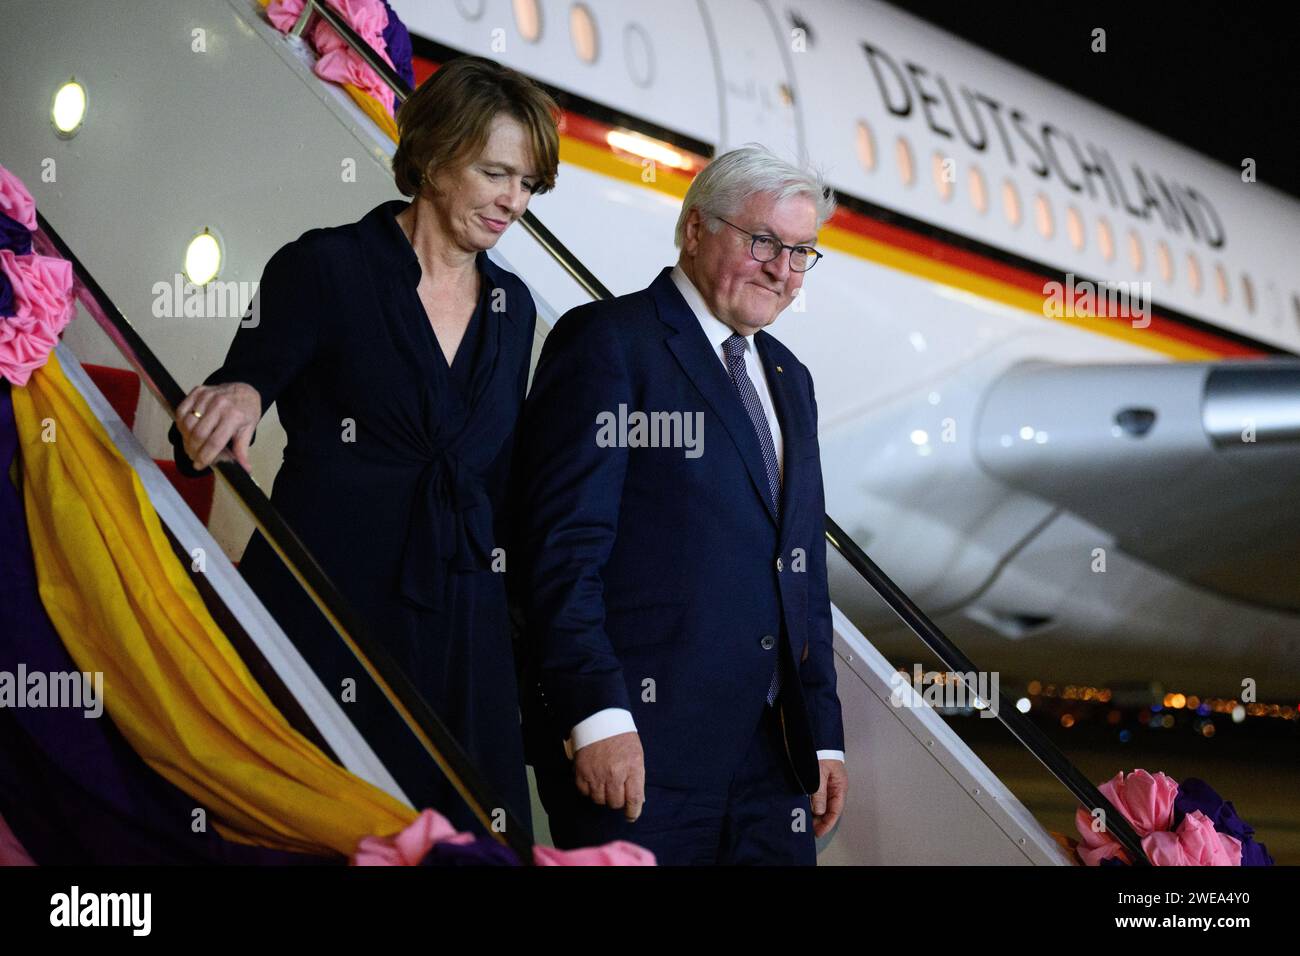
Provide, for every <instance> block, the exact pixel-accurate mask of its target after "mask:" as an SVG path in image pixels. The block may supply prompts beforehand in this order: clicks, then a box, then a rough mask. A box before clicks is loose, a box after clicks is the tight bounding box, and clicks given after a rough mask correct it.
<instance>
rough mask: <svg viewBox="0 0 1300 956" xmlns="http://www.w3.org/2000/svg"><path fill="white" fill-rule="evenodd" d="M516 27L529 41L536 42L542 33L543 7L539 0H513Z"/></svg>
mask: <svg viewBox="0 0 1300 956" xmlns="http://www.w3.org/2000/svg"><path fill="white" fill-rule="evenodd" d="M511 6H512V7H513V8H514V13H515V29H516V30H518V31H519V35H520V36H521V37H523V38H524V40H525V41H526V42H528V43H536V42H537V41H538V40H539V39H540V38H541V35H542V8H541V5H540V4H539V3H538V2H537V0H513V2H512V3H511Z"/></svg>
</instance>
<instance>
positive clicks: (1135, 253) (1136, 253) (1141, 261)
mask: <svg viewBox="0 0 1300 956" xmlns="http://www.w3.org/2000/svg"><path fill="white" fill-rule="evenodd" d="M1128 264H1129V265H1130V266H1132V267H1133V271H1134V272H1141V271H1142V266H1143V265H1145V264H1146V256H1145V254H1144V253H1143V251H1142V237H1141V236H1139V235H1138V234H1137V230H1135V229H1130V230H1129V231H1128Z"/></svg>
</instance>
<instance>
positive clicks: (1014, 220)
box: [1002, 179, 1020, 227]
mask: <svg viewBox="0 0 1300 956" xmlns="http://www.w3.org/2000/svg"><path fill="white" fill-rule="evenodd" d="M1002 214H1003V215H1004V216H1006V217H1007V222H1009V223H1011V225H1012V226H1013V227H1014V226H1019V225H1020V193H1018V192H1016V184H1015V183H1013V182H1012V181H1011V180H1009V179H1004V180H1003V181H1002Z"/></svg>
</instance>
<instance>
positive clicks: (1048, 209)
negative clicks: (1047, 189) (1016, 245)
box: [1034, 192, 1056, 239]
mask: <svg viewBox="0 0 1300 956" xmlns="http://www.w3.org/2000/svg"><path fill="white" fill-rule="evenodd" d="M1034 227H1035V228H1036V229H1037V230H1038V234H1039V235H1040V236H1042V237H1043V238H1044V239H1051V238H1052V235H1053V233H1055V232H1056V223H1054V222H1053V221H1052V204H1051V203H1050V202H1049V201H1048V199H1047V195H1046V194H1045V193H1041V192H1040V193H1039V194H1038V195H1037V196H1035V197H1034Z"/></svg>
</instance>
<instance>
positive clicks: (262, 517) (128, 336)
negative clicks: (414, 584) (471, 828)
mask: <svg viewBox="0 0 1300 956" xmlns="http://www.w3.org/2000/svg"><path fill="white" fill-rule="evenodd" d="M36 219H37V232H36V234H35V236H34V244H35V245H37V246H38V248H40V249H41V250H42V251H46V252H48V253H49V254H55V255H58V256H60V257H62V258H63V259H66V260H67V261H68V262H69V263H71V265H72V269H73V273H74V275H75V276H76V279H77V281H78V282H79V283H80V285H81V286H82V287H83V288H84V289H85V291H86V293H87V294H89V295H90V297H91V298H92V299H94V301H95V304H96V305H97V306H98V309H95V310H88V311H90V313H91V315H92V317H93V318H94V319H95V320H96V322H97V323H98V324H99V325H100V326H101V328H102V329H103V331H104V333H105V334H106V335H107V336H108V338H109V340H110V341H111V342H112V343H113V344H114V346H116V348H117V349H118V351H119V352H121V353H122V356H123V358H125V359H126V360H127V362H129V363H130V365H131V367H132V368H133V369H134V370H135V372H136V374H138V375H139V376H140V380H141V381H142V382H144V384H145V386H146V387H147V388H148V389H149V391H150V392H151V393H153V396H154V398H155V399H157V401H158V402H159V403H160V404H161V405H162V406H163V408H165V409H166V410H167V413H168V415H169V416H170V417H171V418H172V419H175V417H176V409H177V407H179V405H180V403H181V402H182V401H183V400H184V398H185V394H186V393H185V392H184V391H183V390H182V389H181V387H180V385H179V384H177V382H176V379H175V378H174V377H173V376H172V374H171V373H170V372H169V371H168V370H167V368H166V366H164V365H163V363H162V361H161V360H160V359H159V358H158V356H157V355H155V354H154V352H153V350H152V349H151V348H149V346H148V344H147V343H146V342H145V341H144V339H143V338H142V337H141V336H140V333H139V332H137V331H136V329H135V327H134V326H133V325H132V324H131V322H130V320H128V319H127V318H126V316H125V315H123V314H122V312H121V310H120V309H118V308H117V306H116V305H115V304H114V302H113V300H112V299H111V298H110V297H109V295H108V293H106V292H105V291H104V289H103V287H102V286H101V285H100V284H99V282H98V281H96V279H95V277H94V276H93V275H91V273H90V271H89V270H88V269H87V268H86V266H85V265H84V264H83V263H82V261H81V260H80V258H78V257H77V255H76V253H74V252H73V251H72V249H71V247H70V246H69V245H68V244H67V242H66V241H64V239H63V237H62V236H61V235H59V233H58V231H57V230H56V229H55V228H54V227H53V226H51V225H50V223H49V220H48V219H46V217H45V215H44V214H43V213H41V211H40V210H39V209H38V210H37V211H36ZM213 470H214V471H215V472H216V473H217V474H218V475H219V476H220V477H221V479H222V480H223V481H224V482H225V483H226V486H227V487H228V488H229V489H230V491H231V493H232V494H234V496H235V498H236V500H237V501H238V502H239V503H240V504H241V505H242V506H243V508H244V510H245V511H246V512H247V513H248V515H249V517H250V518H252V520H253V522H254V524H256V526H257V529H258V530H259V531H260V532H261V533H262V536H263V537H264V538H265V539H266V541H267V543H268V544H270V545H271V547H272V549H273V550H274V551H275V553H276V554H277V555H279V556H280V560H281V561H283V562H284V565H285V567H286V568H288V569H289V571H290V572H291V573H292V574H293V576H294V578H295V579H296V580H297V581H298V584H299V585H300V586H301V587H302V589H303V590H304V591H305V592H306V593H307V595H308V596H309V597H310V598H311V600H312V602H313V603H314V604H315V605H316V607H317V609H318V610H319V611H320V612H321V614H322V615H324V617H325V619H326V620H327V621H328V622H329V624H330V626H331V627H333V629H334V631H335V633H337V634H338V636H339V637H340V638H341V639H342V641H343V643H344V644H345V645H347V647H348V649H349V650H350V651H351V652H352V653H353V654H354V655H355V656H356V658H357V661H358V662H359V663H360V664H361V666H362V667H363V668H365V671H366V673H367V674H369V675H370V677H371V679H372V680H374V682H375V684H376V686H377V687H378V688H379V690H380V692H381V693H382V694H383V695H384V697H385V699H386V700H387V701H388V703H389V704H390V706H392V708H393V710H394V711H396V713H397V714H398V716H399V717H400V718H401V719H402V721H403V722H404V723H405V724H406V726H407V727H408V728H409V729H410V731H411V733H412V734H413V735H414V736H415V738H416V740H418V741H419V743H420V745H421V746H422V747H423V748H424V749H425V751H426V752H428V754H429V756H430V757H431V758H432V759H433V761H434V763H435V764H436V765H437V766H438V768H439V769H440V770H441V771H442V772H443V773H444V774H445V775H446V777H447V780H448V782H450V783H451V785H452V786H453V787H454V788H455V790H456V792H457V793H459V794H460V796H461V798H462V799H464V801H465V803H466V805H468V806H469V808H470V810H471V811H472V812H473V813H474V815H475V817H476V818H477V819H478V820H479V822H480V823H482V824H483V826H484V829H485V830H486V831H487V832H488V833H489V834H491V835H492V836H493V838H494V839H496V840H497V841H498V842H500V843H503V844H505V845H506V846H508V847H509V848H510V849H511V850H513V851H514V852H515V854H516V855H517V856H518V857H519V860H520V862H521V863H523V864H524V865H525V866H530V865H532V863H533V837H532V833H531V832H530V830H529V829H528V827H527V826H526V825H525V824H524V823H523V822H522V821H521V820H520V819H519V818H518V817H516V816H515V814H514V813H513V811H512V810H511V808H510V807H508V806H507V805H506V804H505V803H503V802H502V801H500V800H498V799H495V795H494V794H493V793H492V791H491V788H490V787H489V786H488V784H487V782H486V780H485V779H484V777H483V775H482V774H481V773H480V772H479V770H478V768H477V767H476V766H474V764H473V762H472V761H471V760H470V758H469V755H468V754H467V753H466V752H465V750H464V748H462V747H461V745H460V743H459V742H458V741H457V740H456V738H455V737H454V736H453V735H452V733H451V731H450V730H448V729H447V726H446V724H444V723H443V722H442V719H441V718H440V717H439V716H438V715H437V713H436V712H435V711H434V710H433V708H432V707H430V706H429V704H428V702H427V701H426V700H425V699H424V697H423V696H422V695H421V694H420V693H419V692H418V691H417V690H416V689H415V686H414V685H413V684H412V683H411V682H410V680H409V678H407V676H406V674H405V673H404V672H403V671H402V669H401V668H400V667H398V665H397V662H396V661H395V660H394V659H393V657H392V655H391V654H389V652H388V651H387V650H386V649H385V648H384V647H383V645H381V644H379V643H378V642H377V641H376V640H375V638H374V636H373V634H372V633H371V632H370V629H369V627H368V626H367V625H366V624H365V622H364V621H363V620H362V619H361V617H360V615H358V614H357V613H356V611H355V610H354V609H353V608H352V607H351V605H349V603H348V602H347V600H346V599H345V598H344V597H343V595H342V593H341V592H340V591H339V589H338V587H337V586H336V585H335V584H334V583H333V582H332V581H331V580H330V579H329V576H328V575H327V574H326V573H325V570H324V569H323V568H322V567H321V566H320V565H319V564H318V563H317V561H316V559H315V558H314V557H313V556H312V554H311V552H310V551H309V550H308V549H307V546H306V545H304V544H303V543H302V541H301V540H300V539H299V537H298V536H297V534H295V533H294V531H293V529H292V528H290V527H289V525H288V523H287V522H286V521H285V520H284V518H283V517H282V516H281V515H280V512H279V511H278V510H277V509H276V507H275V506H274V505H273V504H271V501H270V499H268V498H267V496H266V494H265V493H264V492H263V491H262V489H261V488H259V487H258V486H257V483H256V482H255V481H253V476H252V475H250V474H249V473H248V472H246V471H244V469H243V468H242V467H241V466H240V465H239V464H237V463H236V462H234V461H229V460H225V461H216V462H213ZM286 636H287V637H288V638H289V640H290V641H291V642H294V643H295V644H296V639H295V637H294V635H292V634H288V633H287V632H286ZM417 809H418V808H417ZM500 813H504V824H505V826H504V829H501V824H502V822H503V821H502V818H500V817H498V816H497V814H500Z"/></svg>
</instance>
